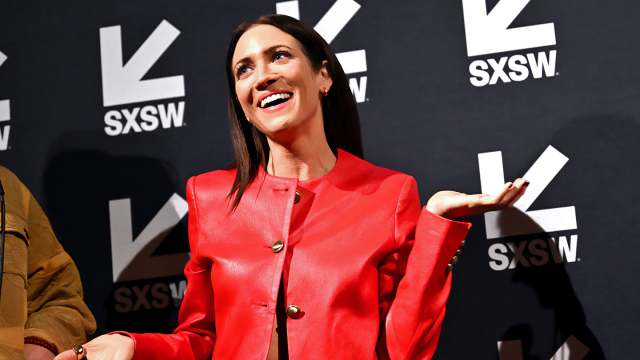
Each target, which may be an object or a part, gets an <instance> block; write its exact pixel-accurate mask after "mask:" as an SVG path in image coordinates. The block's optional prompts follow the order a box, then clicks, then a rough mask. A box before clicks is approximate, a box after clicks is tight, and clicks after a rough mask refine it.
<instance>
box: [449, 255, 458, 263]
mask: <svg viewBox="0 0 640 360" xmlns="http://www.w3.org/2000/svg"><path fill="white" fill-rule="evenodd" d="M457 262H458V257H457V256H454V257H452V258H451V263H450V264H451V265H455V264H456V263H457Z"/></svg>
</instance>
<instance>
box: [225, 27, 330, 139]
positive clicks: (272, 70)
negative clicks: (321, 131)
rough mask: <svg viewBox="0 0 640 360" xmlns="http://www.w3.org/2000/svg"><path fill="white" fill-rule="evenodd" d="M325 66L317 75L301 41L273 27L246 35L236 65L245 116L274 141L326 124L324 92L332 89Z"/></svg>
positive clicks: (258, 29)
mask: <svg viewBox="0 0 640 360" xmlns="http://www.w3.org/2000/svg"><path fill="white" fill-rule="evenodd" d="M326 63H327V61H325V62H324V64H323V66H322V68H321V69H320V70H319V71H314V70H313V68H312V67H311V64H310V63H309V60H308V59H307V57H306V56H305V54H304V52H303V51H302V48H301V47H300V44H299V43H298V41H297V40H296V39H295V38H294V37H292V36H291V35H289V34H287V33H285V32H282V31H280V30H279V29H277V28H275V27H273V26H270V25H258V26H255V27H253V28H251V29H249V30H247V31H246V32H245V33H244V34H243V35H242V36H241V37H240V39H239V40H238V44H237V45H236V49H235V52H234V54H233V62H232V64H233V65H232V66H233V69H232V71H233V74H234V76H235V80H236V83H235V86H236V95H237V96H238V100H239V101H240V105H242V110H244V114H245V116H246V117H247V118H248V119H249V120H250V121H251V122H252V123H253V124H254V125H255V126H256V127H257V128H258V130H260V131H261V132H262V133H263V134H265V135H267V136H268V137H270V138H274V137H277V136H279V135H284V134H286V133H291V131H288V130H292V129H296V128H299V126H300V125H302V124H305V123H308V122H310V121H314V120H315V121H322V105H321V98H322V91H323V89H326V90H329V88H330V87H331V84H332V81H331V78H330V77H329V75H328V72H327V70H326ZM241 121H246V120H244V119H241ZM293 133H295V131H293Z"/></svg>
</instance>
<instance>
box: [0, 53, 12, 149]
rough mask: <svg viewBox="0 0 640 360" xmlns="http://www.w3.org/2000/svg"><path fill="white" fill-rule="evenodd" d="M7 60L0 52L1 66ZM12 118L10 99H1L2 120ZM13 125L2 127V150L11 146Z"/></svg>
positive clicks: (0, 140) (0, 136)
mask: <svg viewBox="0 0 640 360" xmlns="http://www.w3.org/2000/svg"><path fill="white" fill-rule="evenodd" d="M5 60H7V55H5V54H3V53H2V52H0V66H2V64H3V63H4V61H5ZM9 120H11V111H10V110H9V100H0V122H2V121H9ZM10 128H11V125H5V126H4V127H3V128H2V129H0V130H1V131H0V151H3V150H7V148H8V147H9V129H10Z"/></svg>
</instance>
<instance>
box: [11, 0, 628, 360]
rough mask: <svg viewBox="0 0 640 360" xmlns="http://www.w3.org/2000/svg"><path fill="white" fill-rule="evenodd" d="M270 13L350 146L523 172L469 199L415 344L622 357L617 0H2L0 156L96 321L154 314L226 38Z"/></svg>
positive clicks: (180, 287) (426, 186)
mask: <svg viewBox="0 0 640 360" xmlns="http://www.w3.org/2000/svg"><path fill="white" fill-rule="evenodd" d="M270 13H281V14H287V15H290V16H293V17H296V18H299V19H301V20H302V21H304V22H306V23H307V24H309V25H311V26H314V27H315V28H316V30H317V31H318V32H319V33H320V34H321V35H322V36H323V37H324V38H325V39H326V40H327V41H328V42H329V43H330V44H331V46H332V47H333V49H334V50H335V52H336V53H337V54H338V57H339V59H340V61H341V63H342V65H343V68H344V69H345V72H346V73H347V77H348V78H349V84H350V86H351V90H352V92H353V96H354V97H355V99H356V101H357V103H358V108H359V111H360V116H361V121H362V132H363V141H364V148H365V158H366V159H367V160H368V161H370V162H372V163H374V164H376V165H379V166H384V167H388V168H392V169H396V170H399V171H402V172H405V173H408V174H411V175H413V176H414V177H415V178H416V179H417V181H418V185H419V189H420V195H421V200H422V203H423V204H425V203H426V201H427V200H428V199H429V197H430V196H431V195H432V194H433V193H435V192H436V191H438V190H443V189H451V190H457V191H462V192H467V193H479V192H484V193H492V192H495V191H496V189H498V188H500V187H501V185H502V184H503V183H504V182H505V181H510V180H513V179H515V178H516V177H522V176H524V177H525V178H527V179H528V180H530V181H531V185H530V187H529V189H528V190H527V193H526V194H525V196H524V197H523V198H521V199H520V200H519V201H518V203H517V204H516V206H515V207H514V208H513V209H509V210H508V211H502V212H495V213H489V214H486V215H483V216H477V217H473V218H471V219H469V220H470V221H471V222H472V223H473V228H472V230H471V232H470V233H469V236H468V238H467V245H466V246H465V247H464V250H463V252H462V255H461V257H460V261H459V262H458V264H457V265H456V266H455V269H454V270H453V274H454V275H453V290H452V293H451V297H450V300H449V302H448V311H447V316H446V319H445V322H444V325H443V329H442V335H441V339H440V343H439V348H438V351H437V352H436V358H438V359H499V360H525V359H532V360H533V359H537V360H547V359H555V360H560V359H571V360H582V359H587V360H588V359H605V358H608V359H631V358H635V357H636V356H637V346H636V343H637V340H636V337H637V335H638V327H639V326H638V325H637V323H638V321H637V319H638V318H640V305H639V304H640V302H639V301H638V299H639V298H640V291H639V289H640V286H638V281H637V274H638V271H639V270H640V269H639V266H638V260H637V253H638V252H639V251H640V245H639V244H638V234H640V221H638V207H637V202H638V201H637V199H639V198H640V186H639V185H638V184H640V181H639V180H640V176H639V175H640V170H639V168H640V166H638V164H640V122H639V120H638V118H639V116H640V101H638V99H639V98H640V71H638V58H639V55H640V46H639V44H638V42H639V39H640V36H638V35H639V30H638V27H637V18H638V16H640V5H638V4H637V2H635V1H631V0H610V1H606V2H603V1H595V0H579V1H578V0H568V1H562V2H558V1H552V0H532V1H529V0H500V1H498V0H446V1H445V0H434V1H381V0H373V1H364V0H337V1H336V0H314V1H310V0H309V1H307V0H300V1H280V2H279V1H265V0H259V1H258V0H247V1H244V0H243V1H239V0H228V1H227V0H219V1H202V0H180V1H177V0H162V1H151V0H127V1H101V0H100V1H98V0H95V1H90V2H87V1H66V2H52V1H47V2H45V1H36V2H26V1H3V2H2V3H0V164H2V165H3V166H6V167H8V168H9V169H11V170H12V171H14V172H15V173H16V174H17V175H18V176H19V177H20V178H21V180H22V181H23V182H24V183H25V184H26V185H27V186H28V187H29V188H30V189H31V191H32V192H33V194H34V195H35V197H36V198H37V199H38V201H39V202H40V203H41V205H42V206H43V208H44V209H45V211H46V213H47V214H48V216H49V218H50V220H51V223H52V226H53V228H54V230H55V232H56V234H57V236H58V238H59V240H60V242H61V243H62V245H63V246H64V247H65V249H66V250H67V251H68V252H69V254H70V255H71V256H72V258H73V259H74V260H75V262H76V264H77V265H78V268H79V271H80V274H81V276H82V280H83V285H84V289H85V300H86V302H87V304H88V305H89V307H90V308H91V310H92V311H93V313H94V314H95V316H96V319H97V321H98V332H97V334H103V333H105V332H107V331H112V330H128V331H133V332H170V331H172V330H173V329H174V328H175V327H176V325H177V314H178V310H179V308H180V304H181V300H182V297H183V295H184V292H185V289H186V286H187V282H186V280H185V277H184V276H183V275H182V271H183V269H184V265H185V263H186V262H187V261H188V260H189V253H188V251H189V249H188V244H187V232H186V230H187V223H186V214H187V212H188V209H187V205H186V201H185V185H186V181H187V179H188V178H189V177H191V176H193V175H197V174H200V173H204V172H207V171H211V170H215V169H220V168H224V167H226V166H227V165H229V164H230V163H231V162H232V161H233V160H234V152H233V148H232V145H231V140H230V136H229V126H228V119H227V112H226V111H227V110H226V108H227V106H226V104H227V103H226V97H227V94H226V90H225V86H226V85H225V81H226V80H225V69H224V66H225V65H224V61H225V53H226V47H227V44H228V41H229V39H230V37H231V33H232V32H233V30H234V29H235V28H236V27H237V26H238V25H239V24H240V23H242V22H243V21H245V20H249V19H252V18H255V17H258V16H260V15H263V14H270ZM633 319H636V320H633ZM310 351H312V350H310Z"/></svg>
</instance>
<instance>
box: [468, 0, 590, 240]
mask: <svg viewBox="0 0 640 360" xmlns="http://www.w3.org/2000/svg"><path fill="white" fill-rule="evenodd" d="M503 1H504V0H503ZM567 161H569V159H568V158H567V157H566V156H564V155H562V154H561V153H560V152H559V151H558V150H556V149H555V148H553V147H552V146H549V147H548V148H547V149H546V150H545V151H544V152H543V153H542V155H540V157H539V158H538V160H536V162H535V163H534V164H533V166H531V168H530V169H529V170H528V171H527V173H526V174H525V175H524V178H525V179H527V180H529V181H530V182H531V183H530V184H529V186H528V187H527V191H526V192H525V193H524V195H523V196H522V197H521V198H520V199H519V200H518V201H517V202H516V203H515V204H514V209H507V210H503V211H492V212H488V213H485V214H484V222H485V226H486V232H487V239H495V238H499V237H506V236H517V235H525V234H534V233H539V232H541V230H542V231H544V232H552V231H563V230H573V229H577V228H578V225H577V221H576V210H575V207H573V206H568V207H561V208H555V209H544V210H535V211H527V210H528V209H529V207H530V206H531V204H533V202H534V201H535V200H536V199H537V198H538V196H539V195H540V194H541V193H542V191H544V189H545V188H546V187H547V185H549V183H550V182H551V180H553V178H554V177H555V176H556V175H557V174H558V172H560V169H562V167H563V166H564V165H565V164H566V163H567ZM478 164H479V166H480V183H481V187H482V193H484V194H495V193H497V192H499V191H500V189H501V188H502V186H503V185H504V182H505V181H504V171H503V168H502V152H500V151H495V152H489V153H482V154H478ZM523 212H524V213H525V214H526V215H527V216H528V217H529V218H530V219H531V220H533V222H532V223H529V224H528V223H526V222H525V223H523V222H522V221H519V220H521V219H519V218H521V216H522V213H523Z"/></svg>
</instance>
